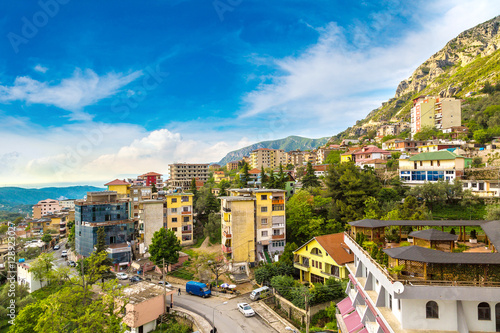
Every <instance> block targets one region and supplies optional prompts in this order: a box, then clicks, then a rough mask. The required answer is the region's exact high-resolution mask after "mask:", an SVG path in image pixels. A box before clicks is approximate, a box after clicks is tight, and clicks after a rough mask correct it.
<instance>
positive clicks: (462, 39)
mask: <svg viewBox="0 0 500 333" xmlns="http://www.w3.org/2000/svg"><path fill="white" fill-rule="evenodd" d="M498 81H500V16H497V17H495V18H493V19H491V20H489V21H487V22H484V23H481V24H479V25H477V26H475V27H474V28H471V29H469V30H466V31H464V32H462V33H460V34H459V35H458V36H457V37H455V38H453V39H452V40H450V41H449V42H448V43H447V44H446V45H445V46H444V47H443V48H442V49H441V50H440V51H438V52H436V53H435V54H434V55H432V56H431V57H430V58H429V59H427V60H426V61H425V62H424V63H422V64H421V65H420V66H418V67H417V69H416V70H415V71H414V72H413V74H412V75H411V76H410V77H409V78H408V79H406V80H403V81H402V82H401V83H400V84H399V85H398V87H397V89H396V93H395V95H394V98H391V99H390V100H388V101H387V102H384V103H382V106H381V107H379V108H378V109H375V110H373V111H372V112H370V113H369V114H368V115H367V116H366V118H365V119H363V120H359V121H357V122H356V125H354V126H353V127H349V128H348V129H346V130H345V131H343V132H341V133H339V134H338V135H336V136H335V137H332V140H333V141H337V140H340V139H342V138H349V137H355V138H357V137H360V136H363V135H365V134H366V133H368V132H369V131H370V130H373V129H376V128H377V127H378V126H380V125H382V124H386V123H394V122H398V121H401V120H403V121H408V122H409V121H410V109H411V107H412V99H413V98H416V97H418V96H419V95H438V96H441V97H456V98H465V97H467V96H469V95H470V94H474V93H477V92H478V91H479V90H480V89H481V87H482V86H483V85H484V84H485V83H486V82H489V83H491V84H495V83H496V82H498Z"/></svg>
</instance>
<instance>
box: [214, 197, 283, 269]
mask: <svg viewBox="0 0 500 333" xmlns="http://www.w3.org/2000/svg"><path fill="white" fill-rule="evenodd" d="M229 193H230V195H229V196H226V197H221V200H222V202H221V227H222V228H221V229H222V230H221V232H222V251H223V252H224V253H225V254H226V256H227V258H228V259H231V260H233V261H235V262H243V261H247V262H256V261H267V262H271V261H273V260H276V259H277V257H278V256H279V255H280V254H281V253H283V250H284V248H285V243H286V218H285V191H284V190H277V189H262V190H256V189H232V190H229Z"/></svg>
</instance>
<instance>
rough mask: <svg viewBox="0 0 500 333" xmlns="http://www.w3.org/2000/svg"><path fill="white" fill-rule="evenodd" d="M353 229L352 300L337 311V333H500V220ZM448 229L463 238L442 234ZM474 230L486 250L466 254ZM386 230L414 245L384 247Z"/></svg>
mask: <svg viewBox="0 0 500 333" xmlns="http://www.w3.org/2000/svg"><path fill="white" fill-rule="evenodd" d="M349 224H350V226H351V229H350V230H349V231H348V232H346V233H345V234H344V243H345V244H346V245H347V246H348V247H349V248H350V249H351V250H352V252H353V254H354V262H353V263H348V264H346V267H347V270H348V278H349V282H348V286H347V288H346V293H347V294H348V297H347V298H345V299H344V300H343V301H341V302H338V304H337V308H338V314H337V324H338V327H339V331H340V332H350V333H353V332H354V333H357V332H372V333H375V332H412V333H417V332H422V333H423V332H426V333H429V332H430V333H432V332H436V333H437V332H443V331H447V332H460V333H465V332H499V331H500V253H498V252H497V249H498V248H499V246H500V221H461V220H458V221H406V220H396V221H379V220H361V221H354V222H350V223H349ZM409 227H411V229H413V230H414V229H417V230H416V231H410V232H408V230H409ZM426 228H428V229H426ZM450 228H458V229H459V230H460V233H459V234H458V235H455V236H453V235H451V234H450V236H448V235H445V232H444V230H450ZM405 229H406V230H405ZM430 229H435V230H437V231H438V232H435V231H426V230H430ZM439 229H441V230H439ZM472 229H474V230H479V231H480V233H482V234H484V238H483V241H484V243H483V244H478V247H473V246H470V247H469V248H467V249H466V244H469V245H470V243H468V242H466V240H467V237H466V232H468V231H470V230H472ZM375 230H376V232H374V231H375ZM389 230H396V231H398V230H401V238H402V239H413V244H414V245H411V243H410V245H408V242H402V243H399V244H398V243H396V244H394V242H392V243H389V242H387V241H386V237H385V235H386V234H389V233H390V231H389ZM405 232H406V233H407V234H405ZM455 237H456V241H455ZM451 242H453V243H454V245H453V248H452V245H451ZM405 245H408V246H405ZM450 249H451V251H450ZM462 251H463V252H462Z"/></svg>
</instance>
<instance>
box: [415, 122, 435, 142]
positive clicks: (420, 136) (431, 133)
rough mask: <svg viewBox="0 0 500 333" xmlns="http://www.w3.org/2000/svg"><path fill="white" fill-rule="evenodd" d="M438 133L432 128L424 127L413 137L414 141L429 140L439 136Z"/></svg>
mask: <svg viewBox="0 0 500 333" xmlns="http://www.w3.org/2000/svg"><path fill="white" fill-rule="evenodd" d="M439 134H440V131H439V130H437V129H436V128H435V127H434V126H424V127H423V128H422V129H421V130H420V131H419V132H417V133H416V134H415V135H414V136H413V139H414V140H424V141H425V140H431V139H435V138H437V137H438V136H439Z"/></svg>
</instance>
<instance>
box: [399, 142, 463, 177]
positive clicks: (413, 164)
mask: <svg viewBox="0 0 500 333" xmlns="http://www.w3.org/2000/svg"><path fill="white" fill-rule="evenodd" d="M471 163H472V159H471V158H467V157H463V156H461V155H458V154H455V153H453V152H451V151H448V150H440V151H435V152H428V153H420V154H417V155H413V156H411V157H408V156H406V155H402V156H401V158H400V159H399V176H400V178H401V180H402V181H403V182H405V183H406V184H408V185H411V184H417V185H418V184H423V183H424V182H426V181H428V182H435V181H438V180H448V181H453V180H455V179H456V178H458V179H460V178H461V177H462V175H463V173H464V169H465V168H468V167H469V165H470V164H471Z"/></svg>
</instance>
